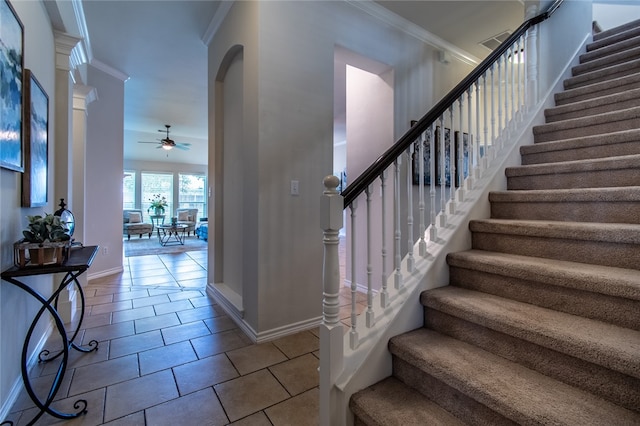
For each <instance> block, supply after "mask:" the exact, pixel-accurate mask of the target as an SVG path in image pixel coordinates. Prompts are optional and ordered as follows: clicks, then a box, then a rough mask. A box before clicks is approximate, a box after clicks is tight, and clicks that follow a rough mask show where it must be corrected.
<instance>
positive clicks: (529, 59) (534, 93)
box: [525, 5, 538, 110]
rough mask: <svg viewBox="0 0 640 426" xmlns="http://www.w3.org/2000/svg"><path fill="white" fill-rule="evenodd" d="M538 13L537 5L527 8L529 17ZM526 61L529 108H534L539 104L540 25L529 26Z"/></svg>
mask: <svg viewBox="0 0 640 426" xmlns="http://www.w3.org/2000/svg"><path fill="white" fill-rule="evenodd" d="M537 13H538V8H537V6H535V5H532V6H529V7H528V8H527V17H533V16H535V15H536V14H537ZM525 52H526V54H525V61H526V62H525V63H526V67H527V71H526V75H527V77H526V78H527V83H526V84H527V88H526V97H527V101H528V102H527V108H528V109H529V110H531V109H533V107H534V106H535V105H537V104H538V27H537V26H533V27H531V28H529V31H528V32H527V38H526V47H525Z"/></svg>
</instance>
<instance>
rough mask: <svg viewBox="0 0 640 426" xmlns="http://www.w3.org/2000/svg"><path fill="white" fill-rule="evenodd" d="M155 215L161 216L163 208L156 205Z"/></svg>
mask: <svg viewBox="0 0 640 426" xmlns="http://www.w3.org/2000/svg"><path fill="white" fill-rule="evenodd" d="M155 213H156V216H162V215H163V214H164V209H163V208H162V207H156V211H155Z"/></svg>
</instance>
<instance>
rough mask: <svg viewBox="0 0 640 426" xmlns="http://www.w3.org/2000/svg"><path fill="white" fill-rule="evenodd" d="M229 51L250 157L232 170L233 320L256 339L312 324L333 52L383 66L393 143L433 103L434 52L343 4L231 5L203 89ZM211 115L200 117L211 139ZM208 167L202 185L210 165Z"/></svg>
mask: <svg viewBox="0 0 640 426" xmlns="http://www.w3.org/2000/svg"><path fill="white" fill-rule="evenodd" d="M293 35H295V36H293ZM238 44H239V45H242V46H243V47H244V72H243V77H244V93H243V99H244V101H245V104H244V108H243V125H244V130H245V133H244V136H243V140H244V143H246V144H249V146H250V147H251V149H249V150H248V155H247V158H246V159H245V161H243V164H242V166H243V167H244V170H245V174H244V176H243V178H244V179H245V181H246V185H245V187H246V188H247V189H246V191H245V193H244V194H242V195H238V196H241V197H242V198H243V211H244V212H245V213H244V214H245V215H247V212H249V213H248V214H249V215H250V217H249V218H246V219H245V221H244V223H245V227H244V229H243V232H244V235H245V237H244V238H243V245H244V246H243V250H242V252H243V256H242V257H241V259H236V262H242V264H243V299H244V300H243V305H244V309H245V316H244V319H243V321H244V322H245V324H247V326H248V327H250V328H251V329H252V330H253V331H254V333H255V336H257V337H258V338H267V337H268V336H270V335H271V336H273V335H275V334H276V333H278V332H280V331H283V332H284V331H285V329H288V330H292V329H294V328H295V327H308V326H310V325H313V324H314V321H317V320H318V319H319V317H320V315H321V303H320V301H321V298H322V282H321V281H322V250H323V247H322V232H321V230H320V228H319V223H320V219H319V197H320V194H321V192H322V179H323V177H324V176H326V175H328V174H331V173H332V172H333V164H332V161H333V160H332V158H333V118H334V117H333V115H334V110H333V85H334V76H333V67H334V50H335V46H336V45H339V46H343V47H345V48H347V49H349V50H351V51H354V52H356V53H358V54H359V55H362V56H365V57H368V58H371V59H374V60H376V61H379V62H383V63H385V64H389V66H390V67H392V68H393V70H394V81H395V83H394V102H393V104H394V121H393V135H392V136H393V139H397V137H398V136H399V135H401V134H402V133H404V132H405V131H406V130H407V128H408V126H409V122H410V120H411V119H415V118H419V117H420V116H421V115H422V114H423V113H424V112H425V111H426V110H427V107H428V106H430V105H432V104H433V103H434V96H433V94H434V88H433V86H434V83H437V82H435V81H434V75H433V58H434V51H435V50H434V49H433V48H431V47H429V46H426V45H425V44H424V43H423V42H420V41H418V40H416V39H415V38H413V37H411V36H409V35H406V34H404V33H402V32H401V31H400V30H397V29H393V28H391V27H390V26H387V25H381V23H380V21H378V20H376V19H375V18H373V17H371V16H369V15H367V14H365V13H364V12H362V11H361V10H359V9H357V8H355V7H353V6H352V5H350V4H347V3H343V2H320V1H318V2H236V3H234V5H233V6H232V9H231V11H230V12H229V14H228V16H227V19H226V20H225V22H224V23H223V24H222V26H221V27H220V30H219V32H218V33H217V34H216V37H215V39H214V40H213V41H212V43H211V45H210V46H209V75H210V86H211V84H212V83H213V82H212V80H213V79H214V78H215V74H216V73H217V71H218V69H219V64H220V63H221V62H222V59H223V57H224V55H225V53H226V52H227V51H228V50H229V49H230V48H231V47H232V46H234V45H238ZM214 99H215V97H214ZM214 99H210V108H211V107H213V108H216V107H217V105H216V104H215V101H214ZM254 108H255V109H254ZM213 117H215V114H214V112H213V111H212V110H210V126H209V128H210V133H211V134H210V135H211V139H212V140H215V139H216V136H217V135H216V132H217V130H216V129H215V120H214V118H213ZM216 143H217V142H216ZM253 147H255V150H254V149H253ZM211 151H212V150H210V152H211ZM214 160H215V158H214ZM209 164H210V173H209V174H210V175H212V174H213V172H214V170H212V165H213V164H214V161H212V158H211V157H210V161H209ZM351 178H353V177H351ZM291 180H298V181H299V184H300V185H299V187H300V195H299V196H292V195H290V193H289V189H290V182H291ZM216 185H217V182H216ZM218 202H219V201H218ZM216 220H218V218H217V217H216ZM216 229H217V228H216ZM247 259H256V261H255V263H252V262H251V261H249V262H248V261H247ZM214 267H215V265H214ZM210 274H211V271H210ZM209 281H211V275H210V280H209Z"/></svg>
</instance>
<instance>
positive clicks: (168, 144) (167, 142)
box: [138, 124, 191, 151]
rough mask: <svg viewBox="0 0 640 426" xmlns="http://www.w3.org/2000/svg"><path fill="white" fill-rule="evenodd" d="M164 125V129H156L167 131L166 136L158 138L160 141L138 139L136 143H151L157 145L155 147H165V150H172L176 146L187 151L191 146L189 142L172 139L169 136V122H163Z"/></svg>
mask: <svg viewBox="0 0 640 426" xmlns="http://www.w3.org/2000/svg"><path fill="white" fill-rule="evenodd" d="M164 127H166V130H158V131H159V132H167V137H166V138H163V139H159V141H160V142H144V141H138V143H153V144H156V145H158V146H157V147H156V149H160V148H162V149H166V150H167V151H170V150H172V149H173V148H178V149H181V150H183V151H187V150H189V147H190V146H191V144H190V143H176V142H175V141H174V140H173V139H171V138H169V128H170V127H171V125H170V124H165V125H164Z"/></svg>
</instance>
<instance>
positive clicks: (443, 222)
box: [436, 115, 447, 228]
mask: <svg viewBox="0 0 640 426" xmlns="http://www.w3.org/2000/svg"><path fill="white" fill-rule="evenodd" d="M444 117H445V116H444V115H442V116H440V132H439V135H438V136H439V137H438V141H437V143H438V147H439V149H438V154H440V158H439V159H438V161H439V163H440V171H439V173H438V171H436V173H437V174H438V176H437V177H436V179H439V183H440V227H441V228H444V227H446V226H447V211H446V206H447V193H446V188H447V186H446V185H445V183H446V180H445V179H446V177H445V173H444V172H445V164H444V162H445V149H446V148H445V145H444V136H445V133H446V128H445V120H444Z"/></svg>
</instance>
